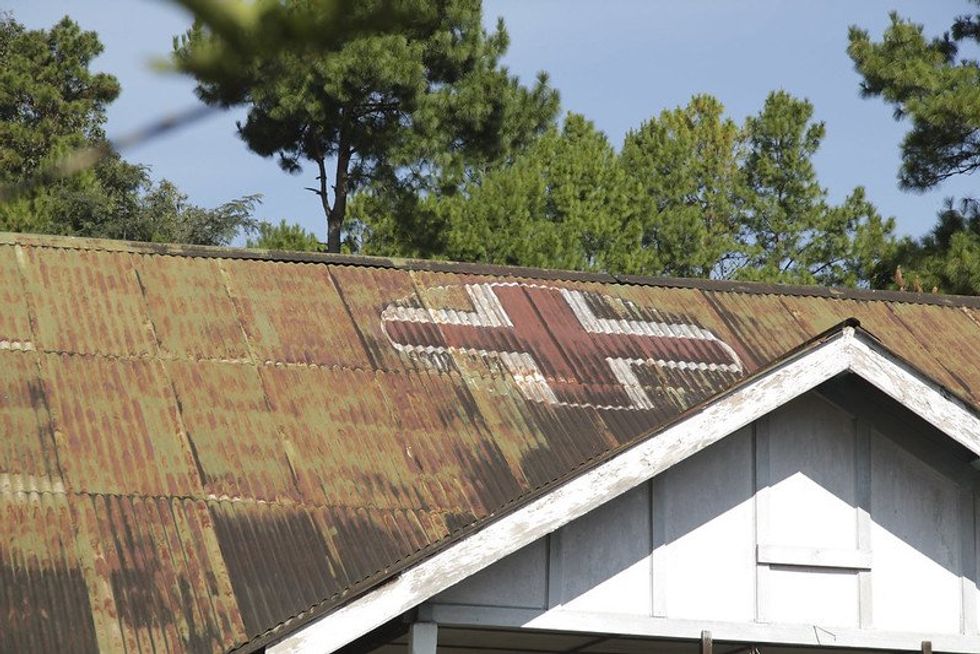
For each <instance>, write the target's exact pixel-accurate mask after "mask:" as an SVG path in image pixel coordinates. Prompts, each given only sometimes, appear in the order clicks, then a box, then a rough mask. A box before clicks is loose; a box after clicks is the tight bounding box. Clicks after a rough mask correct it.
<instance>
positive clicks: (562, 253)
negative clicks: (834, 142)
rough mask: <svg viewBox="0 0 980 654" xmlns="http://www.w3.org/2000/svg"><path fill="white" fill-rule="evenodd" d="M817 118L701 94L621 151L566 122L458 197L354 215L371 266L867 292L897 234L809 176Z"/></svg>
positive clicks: (379, 205) (788, 107)
mask: <svg viewBox="0 0 980 654" xmlns="http://www.w3.org/2000/svg"><path fill="white" fill-rule="evenodd" d="M812 117H813V107H812V105H811V104H810V103H809V102H807V101H805V100H799V99H796V98H793V97H792V96H790V95H789V94H787V93H785V92H775V93H772V94H770V95H769V97H768V98H767V99H766V101H765V104H764V106H763V109H762V110H761V111H760V112H759V113H758V114H757V115H755V116H751V117H749V118H748V119H747V120H746V121H745V123H744V125H738V124H736V123H735V122H734V121H733V120H731V119H730V118H727V117H725V115H724V107H723V106H722V105H721V103H720V102H719V101H718V100H716V99H715V98H712V97H710V96H696V97H694V98H693V99H692V100H691V102H690V103H689V104H688V105H687V106H686V107H678V108H676V109H672V110H668V111H664V112H662V113H661V114H660V115H658V116H656V117H654V118H651V119H650V120H648V121H646V122H645V123H643V125H641V126H640V128H639V129H637V130H635V131H632V132H630V133H629V134H627V136H626V139H625V142H624V144H623V147H622V151H621V153H617V152H616V151H615V150H614V149H613V147H612V146H611V145H610V144H609V142H608V140H607V139H606V137H605V135H603V134H602V133H601V132H599V131H598V130H596V128H595V127H594V126H593V125H592V123H590V122H589V121H588V120H586V119H585V118H584V117H582V116H578V115H575V114H570V115H569V116H568V117H567V118H566V120H565V123H564V126H563V127H562V128H561V129H557V128H553V129H551V130H549V131H548V132H547V133H546V134H545V135H543V136H542V137H541V138H540V139H538V140H537V141H536V142H535V143H534V144H532V145H531V146H530V147H528V148H527V149H526V150H525V151H524V152H522V153H520V154H518V155H516V156H515V157H514V159H513V162H512V163H510V164H509V165H506V166H498V167H493V168H490V169H488V170H486V171H483V172H481V173H479V174H477V175H474V176H473V177H472V178H470V179H469V180H468V181H467V182H466V183H465V184H464V185H463V186H462V188H461V189H460V190H458V191H457V190H455V189H453V190H452V191H451V192H449V193H446V194H438V193H430V194H427V195H425V196H423V197H418V196H399V197H396V198H392V197H391V196H388V195H385V194H377V195H376V194H372V193H367V194H364V195H361V196H359V197H357V198H356V200H355V202H354V205H353V207H352V214H353V215H354V216H355V217H356V218H357V219H358V220H359V221H361V222H362V223H363V224H364V225H365V226H366V228H365V230H364V232H363V233H362V235H361V236H362V239H363V247H364V250H365V251H366V252H369V253H373V254H384V255H389V256H391V255H400V256H430V257H440V258H447V259H457V260H463V261H484V262H489V263H501V264H516V265H527V266H547V267H563V268H578V269H586V270H589V269H598V270H605V271H609V272H614V273H619V272H622V273H635V274H653V275H674V276H697V277H715V278H740V279H758V280H766V281H783V282H796V283H824V284H849V285H854V284H865V285H867V284H869V283H870V281H871V279H872V277H873V275H874V271H875V270H876V269H877V266H879V265H880V262H881V260H882V257H883V256H884V255H885V254H886V253H887V252H889V250H890V246H891V242H892V235H891V234H892V230H893V228H894V223H893V221H892V220H891V219H888V220H885V219H883V218H882V217H881V216H880V215H879V214H878V212H877V211H876V210H875V208H874V206H873V205H872V204H871V203H870V202H869V201H868V200H867V198H866V197H865V195H864V191H863V189H861V188H856V189H854V190H853V191H852V193H851V194H850V195H849V196H847V198H846V199H845V201H844V202H843V203H841V204H840V205H834V204H832V203H831V202H830V201H829V199H828V196H827V191H826V189H824V188H823V187H822V186H820V184H819V182H818V180H817V176H816V172H815V170H814V168H813V163H812V157H813V156H814V154H815V153H816V152H817V149H818V148H819V146H820V142H821V140H822V139H823V136H824V125H823V124H822V123H817V122H813V120H812ZM406 216H412V217H414V218H410V219H406V218H405V217H406ZM412 220H414V221H417V222H416V223H413V222H412ZM406 226H408V227H407V228H406ZM426 228H428V229H426Z"/></svg>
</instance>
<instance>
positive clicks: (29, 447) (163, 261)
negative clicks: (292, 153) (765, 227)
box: [0, 234, 980, 652]
mask: <svg viewBox="0 0 980 654" xmlns="http://www.w3.org/2000/svg"><path fill="white" fill-rule="evenodd" d="M0 305H2V306H3V310H2V311H0V514H2V523H0V524H3V525H4V527H3V529H4V530H5V533H4V538H3V539H0V633H3V634H4V637H5V643H4V644H5V645H6V644H7V643H9V644H10V645H11V646H12V647H13V649H15V650H16V651H59V650H66V649H71V650H72V651H97V650H101V651H120V652H122V651H125V652H129V651H150V650H152V651H168V652H188V651H190V652H221V651H227V650H230V649H234V648H243V649H246V650H247V649H248V648H249V647H251V646H254V645H256V644H259V643H261V642H263V639H267V638H270V637H274V636H276V635H277V634H281V633H282V629H283V628H284V627H283V624H284V623H288V622H290V621H291V620H292V619H293V618H294V617H295V616H297V615H298V614H301V613H304V612H306V614H307V615H311V614H313V613H315V612H316V611H320V612H322V611H326V610H329V609H331V608H332V607H335V606H338V605H340V604H341V603H343V602H344V601H345V600H346V599H348V598H350V597H352V596H355V595H356V594H358V593H361V592H364V591H365V590H366V589H368V588H370V587H371V586H372V585H373V584H376V583H379V582H380V581H382V580H384V579H385V578H387V577H388V576H390V575H392V574H394V573H396V572H398V571H399V570H401V569H404V568H405V567H406V566H408V565H410V564H411V563H413V562H414V561H417V560H419V559H420V558H423V557H425V556H426V555H428V554H429V553H430V552H432V551H435V550H436V549H437V548H439V547H441V546H443V545H445V544H446V543H448V542H450V541H451V540H452V539H453V538H456V537H458V536H459V535H460V534H462V533H466V532H468V531H469V530H472V529H474V528H476V527H478V526H479V525H481V524H484V523H485V522H486V521H487V520H489V519H491V518H492V517H494V516H499V515H501V514H503V513H506V511H507V510H509V509H510V508H511V507H514V506H517V505H519V504H520V503H521V502H522V501H526V499H527V498H528V497H531V496H532V495H536V494H539V493H542V492H546V491H547V490H548V489H549V488H551V487H553V486H554V485H555V484H557V483H560V482H561V481H563V480H565V479H567V478H569V477H570V476H571V475H573V474H575V473H576V472H577V471H580V470H583V469H586V468H587V467H588V466H589V465H591V464H592V463H594V462H595V461H597V460H599V459H600V458H602V457H604V456H607V455H609V453H610V452H612V451H615V450H616V449H617V448H621V447H623V446H627V445H630V444H632V443H635V442H636V441H637V440H638V439H641V438H643V437H644V436H645V435H646V434H649V433H650V432H651V431H652V430H655V429H657V428H658V427H660V426H662V425H664V424H666V423H667V422H669V421H671V420H674V419H676V418H677V417H678V416H679V415H681V414H682V413H683V412H685V411H687V410H689V409H691V408H692V407H695V406H697V405H699V404H702V403H703V402H705V401H707V400H709V399H711V398H712V397H714V396H716V395H717V394H719V393H722V392H725V391H726V390H727V389H730V388H731V387H732V386H733V385H734V384H736V383H738V382H739V380H741V379H744V378H745V377H746V376H747V375H750V374H752V373H753V372H754V371H757V370H759V369H760V368H761V367H763V366H765V365H767V364H769V363H771V362H772V361H774V360H776V359H778V358H780V357H782V356H784V355H785V354H786V352H787V351H789V350H791V349H793V348H794V347H796V346H798V345H799V344H800V343H803V342H805V341H807V340H808V339H811V338H813V337H814V336H815V335H817V334H819V333H821V332H823V331H824V330H826V329H827V328H829V327H831V326H832V325H835V324H837V323H839V322H841V321H842V320H844V319H847V318H856V319H858V320H860V321H861V324H862V325H863V326H864V327H866V328H867V329H868V330H870V331H871V332H872V333H873V334H874V335H875V336H877V337H878V338H880V339H881V340H882V341H883V343H884V344H885V345H886V346H887V347H889V348H890V349H891V350H893V351H894V352H896V353H897V354H898V355H899V356H901V357H902V358H904V359H906V360H907V361H909V362H910V363H911V364H913V365H914V366H916V367H918V368H919V369H920V370H922V371H924V372H925V373H926V374H928V375H930V376H931V377H932V378H933V379H935V380H936V381H937V382H938V383H940V384H942V385H943V386H945V387H946V388H948V389H949V390H950V392H952V393H954V394H956V395H958V396H960V397H961V398H963V399H965V400H966V401H967V402H970V403H972V404H973V405H974V406H977V407H980V348H978V347H977V343H978V342H980V301H978V300H977V299H976V298H955V297H953V298H951V297H941V296H928V295H920V294H900V293H876V292H871V291H841V290H836V289H817V288H797V287H780V286H771V285H753V284H736V283H727V282H707V281H692V280H659V279H645V278H623V279H616V278H613V277H611V276H608V275H591V274H585V273H565V272H561V271H538V270H530V269H511V268H497V267H488V266H479V265H472V264H466V265H464V264H449V263H442V262H412V261H398V260H389V259H372V258H359V257H341V256H326V255H301V254H291V253H269V252H254V251H244V250H229V249H218V248H197V247H177V246H156V245H146V244H128V243H121V242H110V241H97V240H85V239H68V238H59V237H39V236H26V235H13V234H7V235H0ZM311 609H312V611H311ZM69 644H70V646H69Z"/></svg>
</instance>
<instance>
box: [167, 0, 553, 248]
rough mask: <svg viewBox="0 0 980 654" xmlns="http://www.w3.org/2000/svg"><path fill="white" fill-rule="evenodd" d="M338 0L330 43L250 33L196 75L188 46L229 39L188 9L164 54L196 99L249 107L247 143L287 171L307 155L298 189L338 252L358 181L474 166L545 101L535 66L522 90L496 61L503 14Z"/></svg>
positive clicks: (397, 182)
mask: <svg viewBox="0 0 980 654" xmlns="http://www.w3.org/2000/svg"><path fill="white" fill-rule="evenodd" d="M273 4H277V3H259V5H257V6H258V7H259V11H260V12H261V11H264V9H263V7H266V5H269V6H272V5H273ZM281 4H282V7H281V8H280V9H277V10H276V11H277V12H284V14H285V15H292V13H293V12H298V13H296V15H304V16H306V18H305V20H308V21H312V22H323V23H328V22H330V17H331V16H336V15H337V14H336V13H334V12H335V11H336V7H337V6H338V5H337V3H334V2H327V3H316V2H312V1H310V0H291V1H289V2H285V3H281ZM341 4H343V5H344V6H345V7H347V9H346V10H345V13H344V16H345V17H344V21H346V22H345V23H344V24H346V25H348V28H338V29H336V30H332V32H331V34H332V35H333V36H332V37H331V39H330V42H329V44H328V47H315V46H314V45H310V46H308V47H303V46H300V47H290V48H278V49H277V48H267V47H265V46H264V45H263V44H262V43H261V42H260V43H259V44H258V46H257V49H256V50H254V51H248V52H247V56H244V58H240V59H239V60H238V61H239V63H240V65H236V66H234V67H233V69H232V70H227V71H217V72H216V73H215V74H210V73H207V74H205V72H202V70H201V69H199V68H198V67H197V64H196V63H195V62H197V61H198V60H199V57H205V58H207V57H209V56H211V54H213V53H214V52H221V51H223V50H226V49H228V48H234V47H235V46H234V44H233V43H229V42H228V37H227V36H226V35H225V33H224V32H221V31H219V30H217V29H216V28H215V26H214V25H211V27H210V28H208V27H206V26H205V25H204V24H202V23H200V22H199V23H198V24H196V25H195V28H194V29H192V30H191V31H190V32H189V33H188V34H187V35H186V37H185V38H183V39H181V40H179V41H178V42H177V43H175V53H174V54H175V61H176V64H177V66H178V67H179V68H180V69H181V70H184V71H185V72H188V73H190V74H192V75H194V76H195V77H196V79H197V80H198V82H199V85H198V94H199V95H200V97H201V98H202V100H204V101H205V102H206V103H209V104H214V105H220V106H228V105H245V106H247V107H248V115H247V118H246V120H245V122H244V124H242V125H240V126H239V132H240V135H241V137H242V139H243V140H244V141H245V142H246V143H247V144H248V146H249V148H251V149H252V150H253V151H254V152H256V153H258V154H260V155H262V156H278V158H279V162H280V164H281V166H282V168H283V169H284V170H286V171H289V172H294V173H295V172H299V171H300V170H301V166H302V165H303V164H304V163H307V162H309V163H311V164H313V165H315V167H316V173H317V175H316V179H317V184H316V186H314V187H310V188H309V189H308V190H310V191H312V192H314V193H315V194H317V195H318V196H319V198H320V202H321V206H322V208H323V211H324V214H325V216H326V219H327V249H328V251H331V252H338V251H340V248H341V244H342V239H343V234H342V231H343V229H344V227H345V226H348V221H347V199H348V196H349V195H350V193H352V192H353V191H355V190H356V189H358V188H364V187H366V186H368V185H370V186H371V187H372V189H373V192H374V193H375V195H376V196H377V197H379V198H381V197H382V196H385V199H384V202H386V203H392V202H396V203H397V202H399V200H398V199H397V198H399V197H400V196H404V194H405V193H410V194H415V195H417V194H418V193H420V192H425V191H426V190H432V189H435V188H439V187H445V186H453V185H458V184H459V183H460V182H461V181H462V179H463V176H464V175H465V174H466V173H467V172H469V171H470V170H472V169H473V168H476V167H480V166H482V165H485V164H486V163H487V162H493V161H499V160H502V159H504V158H507V157H509V156H510V155H511V154H512V153H513V152H515V151H517V150H519V149H520V148H521V147H522V146H523V145H524V144H525V143H526V142H527V141H528V140H529V139H530V138H531V137H532V136H533V135H534V134H536V133H538V132H540V131H541V130H542V129H543V128H544V127H545V126H547V125H548V124H550V123H551V121H552V119H553V117H554V114H555V112H556V111H557V94H556V93H555V92H554V91H553V90H552V89H550V88H549V86H548V84H547V81H546V79H545V78H544V77H543V76H542V77H541V78H539V79H538V81H537V83H536V85H535V86H534V87H533V88H531V89H527V88H524V87H523V86H521V85H520V84H519V83H518V81H517V79H516V77H514V76H512V75H510V74H509V73H508V72H507V70H506V69H505V68H503V67H502V66H501V65H500V58H501V56H502V55H503V54H504V52H505V50H506V48H507V42H508V39H507V34H506V31H505V30H504V28H503V25H502V24H498V26H497V29H496V30H494V31H492V32H487V31H486V30H484V29H483V27H482V23H481V20H482V11H481V7H480V2H479V0H442V1H440V2H424V1H422V0H401V1H397V2H396V1H383V0H367V1H362V2H357V3H341ZM348 5H349V6H348ZM380 15H385V16H388V18H387V19H386V22H384V24H378V23H377V22H376V19H377V17H378V16H380ZM352 25H356V27H350V26H352ZM321 45H322V44H321ZM246 46H247V44H243V45H242V46H241V48H239V49H242V48H244V49H245V50H247V49H248V48H247V47H246ZM328 168H330V170H329V171H328ZM350 227H352V228H353V229H354V230H356V229H357V226H356V225H351V226H350Z"/></svg>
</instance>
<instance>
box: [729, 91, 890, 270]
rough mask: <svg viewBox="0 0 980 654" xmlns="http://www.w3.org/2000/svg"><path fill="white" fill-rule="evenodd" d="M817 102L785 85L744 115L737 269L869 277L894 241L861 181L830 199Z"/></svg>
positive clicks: (888, 221) (887, 222)
mask: <svg viewBox="0 0 980 654" xmlns="http://www.w3.org/2000/svg"><path fill="white" fill-rule="evenodd" d="M812 117H813V105H811V104H810V103H809V102H808V101H806V100H798V99H796V98H794V97H792V96H791V95H789V94H788V93H786V92H783V91H777V92H773V93H770V94H769V97H767V98H766V101H765V105H764V106H763V109H762V111H761V112H760V113H759V114H758V115H757V116H750V117H749V118H748V119H747V120H746V123H745V128H744V138H745V150H746V152H745V158H744V161H743V162H742V174H743V178H744V184H745V189H744V198H745V199H744V208H745V213H744V214H743V217H742V219H741V221H740V222H741V224H742V230H743V233H742V235H741V236H740V240H741V242H742V251H741V252H740V253H739V254H740V255H741V256H742V257H744V259H743V261H742V262H741V263H740V264H739V266H738V268H737V270H736V271H735V273H734V275H735V276H736V277H739V278H741V279H756V280H765V281H770V282H794V283H806V284H812V283H819V284H824V285H855V284H858V283H867V282H868V281H869V279H870V276H871V274H872V270H873V268H874V266H875V265H876V264H877V262H878V260H879V258H880V257H882V256H884V255H885V254H886V252H887V250H888V248H889V246H890V240H891V237H890V234H891V232H892V230H893V229H894V221H893V220H892V219H888V220H883V219H882V218H881V216H880V215H879V214H878V212H877V211H876V210H875V208H874V206H873V205H872V204H871V203H870V202H868V200H867V199H866V198H865V194H864V189H862V188H860V187H858V188H856V189H854V190H853V191H852V192H851V194H850V195H848V197H847V198H846V199H845V201H844V203H843V204H841V205H839V206H832V205H830V204H829V202H828V198H827V191H826V189H824V188H823V187H821V186H820V184H819V182H818V180H817V174H816V170H815V169H814V167H813V162H812V158H813V156H814V155H815V154H816V152H817V150H818V149H819V147H820V142H821V141H822V140H823V137H824V131H825V128H824V124H823V123H814V122H812V120H811V119H812Z"/></svg>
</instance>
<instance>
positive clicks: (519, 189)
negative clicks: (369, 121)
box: [355, 114, 638, 270]
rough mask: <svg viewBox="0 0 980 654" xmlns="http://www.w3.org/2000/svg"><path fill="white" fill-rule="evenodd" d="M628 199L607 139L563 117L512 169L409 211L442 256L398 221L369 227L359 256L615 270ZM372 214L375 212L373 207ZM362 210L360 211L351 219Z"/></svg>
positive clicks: (627, 225) (626, 229)
mask: <svg viewBox="0 0 980 654" xmlns="http://www.w3.org/2000/svg"><path fill="white" fill-rule="evenodd" d="M628 189H629V185H628V181H627V177H626V175H625V174H624V172H623V170H622V168H621V167H620V165H619V162H618V161H617V156H616V152H615V151H614V150H613V148H612V146H611V145H609V142H608V141H607V140H606V137H605V135H604V134H602V133H601V132H599V131H597V130H596V129H595V127H594V126H593V125H592V123H590V122H589V121H587V120H586V119H585V118H583V117H582V116H579V115H575V114H570V115H569V116H568V117H567V118H566V120H565V124H564V127H563V128H562V130H561V131H559V130H557V129H554V128H553V129H552V130H550V131H549V132H547V133H546V134H544V135H543V136H542V137H541V138H539V139H538V140H537V141H536V142H535V143H534V144H533V145H531V146H530V147H529V148H528V149H527V151H526V152H524V153H523V154H522V155H520V156H519V157H517V159H516V160H515V161H514V163H513V164H512V165H509V166H501V167H496V168H493V169H491V170H489V171H487V172H486V173H485V174H483V175H482V176H481V178H480V180H479V181H478V182H471V183H468V184H466V185H464V187H463V190H462V192H460V193H454V194H451V195H447V196H444V197H439V198H436V197H433V196H429V197H426V198H424V199H422V200H421V201H419V202H417V203H411V202H409V203H408V211H410V212H412V213H414V214H415V215H417V216H425V222H426V223H428V224H429V225H432V224H437V225H439V226H440V229H439V230H438V232H439V234H438V237H437V240H436V241H435V243H438V244H440V245H441V248H440V251H438V252H432V251H431V250H432V248H433V241H432V240H430V238H431V236H432V235H431V234H430V233H429V232H427V231H425V230H421V231H419V232H417V233H416V234H412V235H410V234H406V233H404V232H402V231H400V227H401V226H402V225H404V224H405V221H403V220H400V219H398V220H392V219H391V216H393V215H394V216H398V215H400V214H399V213H393V214H388V218H387V219H385V218H382V219H381V220H378V221H374V222H372V223H371V224H370V229H369V231H368V232H367V233H366V235H365V244H364V249H365V251H367V252H370V253H376V254H400V255H404V254H412V255H418V254H422V253H425V254H427V255H436V256H440V257H445V258H449V259H455V260H460V261H484V262H490V263H499V264H516V265H528V266H542V267H552V268H573V269H579V270H608V269H622V268H624V267H625V266H627V265H628V262H627V259H628V257H629V255H630V253H631V251H632V249H633V248H632V247H630V245H631V244H630V243H629V242H628V241H629V236H630V229H631V226H634V224H633V223H632V222H631V221H630V220H629V216H628V212H629V209H630V206H629V204H630V199H629V193H628ZM360 202H362V200H361V198H358V203H360ZM365 202H367V203H368V204H371V201H370V200H366V201H365ZM371 208H374V209H376V208H377V204H376V200H375V204H374V206H373V207H371ZM362 210H365V208H364V207H363V206H359V207H358V208H357V209H356V210H355V213H356V214H357V215H361V214H360V212H361V211H362ZM633 231H634V239H633V240H634V241H635V242H638V238H636V237H638V233H637V232H636V230H635V229H634V230H633ZM405 240H407V241H408V243H409V245H408V248H407V250H406V248H405V247H404V246H405V244H406V243H405Z"/></svg>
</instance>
